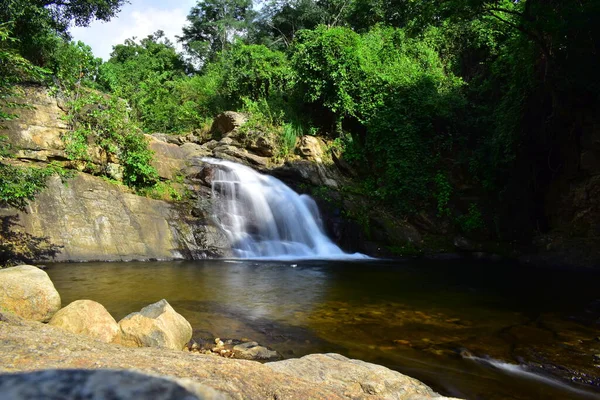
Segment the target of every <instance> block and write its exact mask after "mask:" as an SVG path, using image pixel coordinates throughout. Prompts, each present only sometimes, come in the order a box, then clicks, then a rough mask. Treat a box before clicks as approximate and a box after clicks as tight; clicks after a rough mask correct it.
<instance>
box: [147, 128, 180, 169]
mask: <svg viewBox="0 0 600 400" xmlns="http://www.w3.org/2000/svg"><path fill="white" fill-rule="evenodd" d="M145 136H146V138H147V139H148V147H149V148H150V150H152V151H153V152H154V154H155V156H154V157H152V163H151V165H152V166H153V167H154V168H156V170H157V171H158V175H159V176H160V177H161V178H163V179H173V178H174V177H175V174H177V172H178V171H180V170H182V169H183V168H185V166H186V154H185V153H184V151H183V150H182V149H181V147H180V146H178V145H176V144H173V143H168V142H163V141H161V140H159V139H157V138H156V137H153V136H151V135H145Z"/></svg>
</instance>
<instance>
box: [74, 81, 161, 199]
mask: <svg viewBox="0 0 600 400" xmlns="http://www.w3.org/2000/svg"><path fill="white" fill-rule="evenodd" d="M68 121H69V123H70V125H71V128H72V129H71V130H70V131H69V132H68V133H66V134H65V138H64V139H65V143H66V151H67V154H68V156H69V158H71V159H72V160H83V161H88V166H91V164H90V163H89V162H90V161H92V160H93V158H94V155H95V154H94V146H97V148H99V149H100V150H101V155H102V156H103V157H102V158H101V159H100V160H98V159H96V160H94V161H96V162H100V163H107V162H108V161H109V160H110V159H114V160H118V161H119V163H120V164H121V165H122V166H123V168H124V172H123V182H124V183H125V184H127V185H128V186H131V187H134V188H142V187H148V186H152V185H154V184H155V183H156V182H157V181H158V173H157V172H156V169H155V168H154V167H152V166H151V165H150V162H151V161H152V151H151V150H150V149H149V148H148V143H147V141H146V138H145V137H144V135H143V134H142V132H141V131H140V130H139V129H138V128H137V126H136V125H135V124H134V123H133V122H132V121H131V119H130V118H129V114H128V107H127V104H126V103H125V102H124V101H123V100H121V99H118V98H116V97H112V96H106V95H103V94H101V93H98V92H94V91H88V90H85V91H83V92H82V95H81V96H80V97H79V98H77V99H75V100H74V101H72V102H71V103H70V113H69V116H68ZM95 172H102V171H95Z"/></svg>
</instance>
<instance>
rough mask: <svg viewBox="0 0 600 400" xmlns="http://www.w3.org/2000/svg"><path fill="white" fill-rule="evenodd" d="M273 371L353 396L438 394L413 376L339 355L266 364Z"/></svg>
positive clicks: (420, 396) (401, 398)
mask: <svg viewBox="0 0 600 400" xmlns="http://www.w3.org/2000/svg"><path fill="white" fill-rule="evenodd" d="M265 365H266V366H267V367H269V368H271V369H272V370H273V371H276V372H280V373H283V374H287V375H290V376H294V377H299V378H302V379H305V380H307V381H309V382H312V383H314V384H315V385H319V386H321V385H322V386H327V387H332V388H335V389H336V391H338V392H340V393H344V395H345V396H347V397H349V398H352V399H365V398H377V399H397V400H407V399H426V398H431V397H435V396H437V395H436V393H435V392H433V390H431V388H429V387H428V386H426V385H425V384H423V383H421V382H419V381H418V380H416V379H413V378H410V377H408V376H405V375H402V374H401V373H399V372H396V371H392V370H390V369H388V368H385V367H382V366H381V365H375V364H370V363H367V362H364V361H360V360H351V359H349V358H346V357H344V356H341V355H339V354H311V355H308V356H304V357H302V358H299V359H292V360H285V361H278V362H274V363H267V364H265Z"/></svg>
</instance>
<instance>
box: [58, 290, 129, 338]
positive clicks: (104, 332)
mask: <svg viewBox="0 0 600 400" xmlns="http://www.w3.org/2000/svg"><path fill="white" fill-rule="evenodd" d="M49 324H50V325H53V326H56V327H58V328H61V329H64V330H66V331H69V332H72V333H77V334H80V335H86V336H89V337H93V338H95V339H98V340H100V341H103V342H105V343H110V342H112V341H113V340H114V339H115V337H116V336H117V334H118V333H119V325H118V324H117V321H115V319H114V318H113V317H112V315H110V314H109V313H108V311H106V308H104V306H103V305H102V304H100V303H97V302H95V301H92V300H77V301H74V302H72V303H71V304H69V305H68V306H66V307H65V308H62V309H60V310H59V311H58V312H57V313H56V314H54V316H53V317H52V319H51V320H50V322H49Z"/></svg>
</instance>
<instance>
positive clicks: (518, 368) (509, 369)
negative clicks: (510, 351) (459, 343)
mask: <svg viewBox="0 0 600 400" xmlns="http://www.w3.org/2000/svg"><path fill="white" fill-rule="evenodd" d="M463 358H464V359H467V360H472V361H475V362H478V363H480V364H487V365H491V366H492V367H494V368H497V369H499V370H501V371H504V372H506V373H508V374H511V375H516V376H520V377H522V378H526V379H533V380H536V381H540V382H543V383H545V384H547V385H551V386H554V387H557V388H560V389H563V390H565V391H569V392H573V393H577V394H579V395H583V396H590V398H593V399H599V398H600V396H598V395H597V394H594V393H590V392H588V391H587V390H582V389H578V388H576V387H573V386H569V385H566V384H564V383H563V382H560V381H558V380H556V379H552V378H549V377H547V376H543V375H540V374H536V373H535V372H531V371H528V370H527V367H525V366H522V365H516V364H509V363H505V362H502V361H499V360H495V359H493V358H482V357H477V356H473V355H463Z"/></svg>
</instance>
